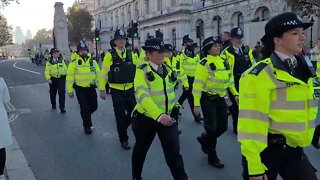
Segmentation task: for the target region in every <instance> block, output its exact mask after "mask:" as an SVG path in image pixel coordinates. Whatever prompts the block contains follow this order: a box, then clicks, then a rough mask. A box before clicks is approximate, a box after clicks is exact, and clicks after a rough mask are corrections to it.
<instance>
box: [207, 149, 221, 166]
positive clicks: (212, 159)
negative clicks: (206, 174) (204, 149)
mask: <svg viewBox="0 0 320 180" xmlns="http://www.w3.org/2000/svg"><path fill="white" fill-rule="evenodd" d="M208 163H209V164H210V165H212V166H213V167H216V168H219V169H221V168H223V167H224V164H223V163H222V162H221V161H220V159H219V158H218V156H217V152H216V151H212V152H210V153H209V155H208Z"/></svg>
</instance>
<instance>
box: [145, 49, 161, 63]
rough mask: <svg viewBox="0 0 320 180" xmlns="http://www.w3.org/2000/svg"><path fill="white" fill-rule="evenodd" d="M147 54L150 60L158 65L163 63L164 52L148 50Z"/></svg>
mask: <svg viewBox="0 0 320 180" xmlns="http://www.w3.org/2000/svg"><path fill="white" fill-rule="evenodd" d="M146 56H147V57H148V59H149V61H151V62H153V63H155V64H157V65H160V64H163V58H164V53H163V52H159V51H152V52H147V54H146Z"/></svg>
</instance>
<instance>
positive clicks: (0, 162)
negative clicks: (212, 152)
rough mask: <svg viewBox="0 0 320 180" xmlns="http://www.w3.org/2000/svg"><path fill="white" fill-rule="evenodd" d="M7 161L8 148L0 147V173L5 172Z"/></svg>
mask: <svg viewBox="0 0 320 180" xmlns="http://www.w3.org/2000/svg"><path fill="white" fill-rule="evenodd" d="M5 163H6V149H5V148H0V175H3V174H4V166H5Z"/></svg>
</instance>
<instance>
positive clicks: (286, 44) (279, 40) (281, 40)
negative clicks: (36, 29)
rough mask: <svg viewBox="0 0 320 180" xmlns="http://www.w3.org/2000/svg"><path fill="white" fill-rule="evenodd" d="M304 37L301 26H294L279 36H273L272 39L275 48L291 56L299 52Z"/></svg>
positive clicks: (302, 45)
mask: <svg viewBox="0 0 320 180" xmlns="http://www.w3.org/2000/svg"><path fill="white" fill-rule="evenodd" d="M305 39H306V37H305V35H304V31H303V28H295V29H291V30H289V31H287V32H285V33H283V35H282V36H281V37H275V38H274V39H273V40H274V43H275V48H276V50H280V51H281V52H283V53H286V54H287V55H290V56H291V55H295V54H299V53H301V51H302V48H303V47H304V41H305Z"/></svg>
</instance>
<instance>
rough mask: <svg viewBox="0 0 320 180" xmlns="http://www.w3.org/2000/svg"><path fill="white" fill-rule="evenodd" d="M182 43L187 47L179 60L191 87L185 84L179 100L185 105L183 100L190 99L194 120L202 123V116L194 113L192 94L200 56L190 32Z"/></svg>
mask: <svg viewBox="0 0 320 180" xmlns="http://www.w3.org/2000/svg"><path fill="white" fill-rule="evenodd" d="M182 45H183V46H184V47H185V48H184V49H183V50H182V52H181V54H180V56H179V61H180V62H181V65H182V73H185V74H186V75H187V78H188V83H189V88H188V87H184V86H183V92H182V95H181V96H180V98H179V100H178V102H179V104H181V105H183V102H184V101H185V100H186V99H188V102H189V105H190V109H191V112H192V114H193V117H194V121H195V122H196V123H201V121H202V118H201V115H200V116H196V115H195V114H194V113H193V107H194V105H193V96H192V84H193V81H194V74H195V70H196V66H197V64H198V63H199V62H200V56H199V55H198V54H196V53H195V52H194V48H195V47H194V44H193V40H192V39H191V36H190V35H189V34H187V35H185V36H183V43H182Z"/></svg>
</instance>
